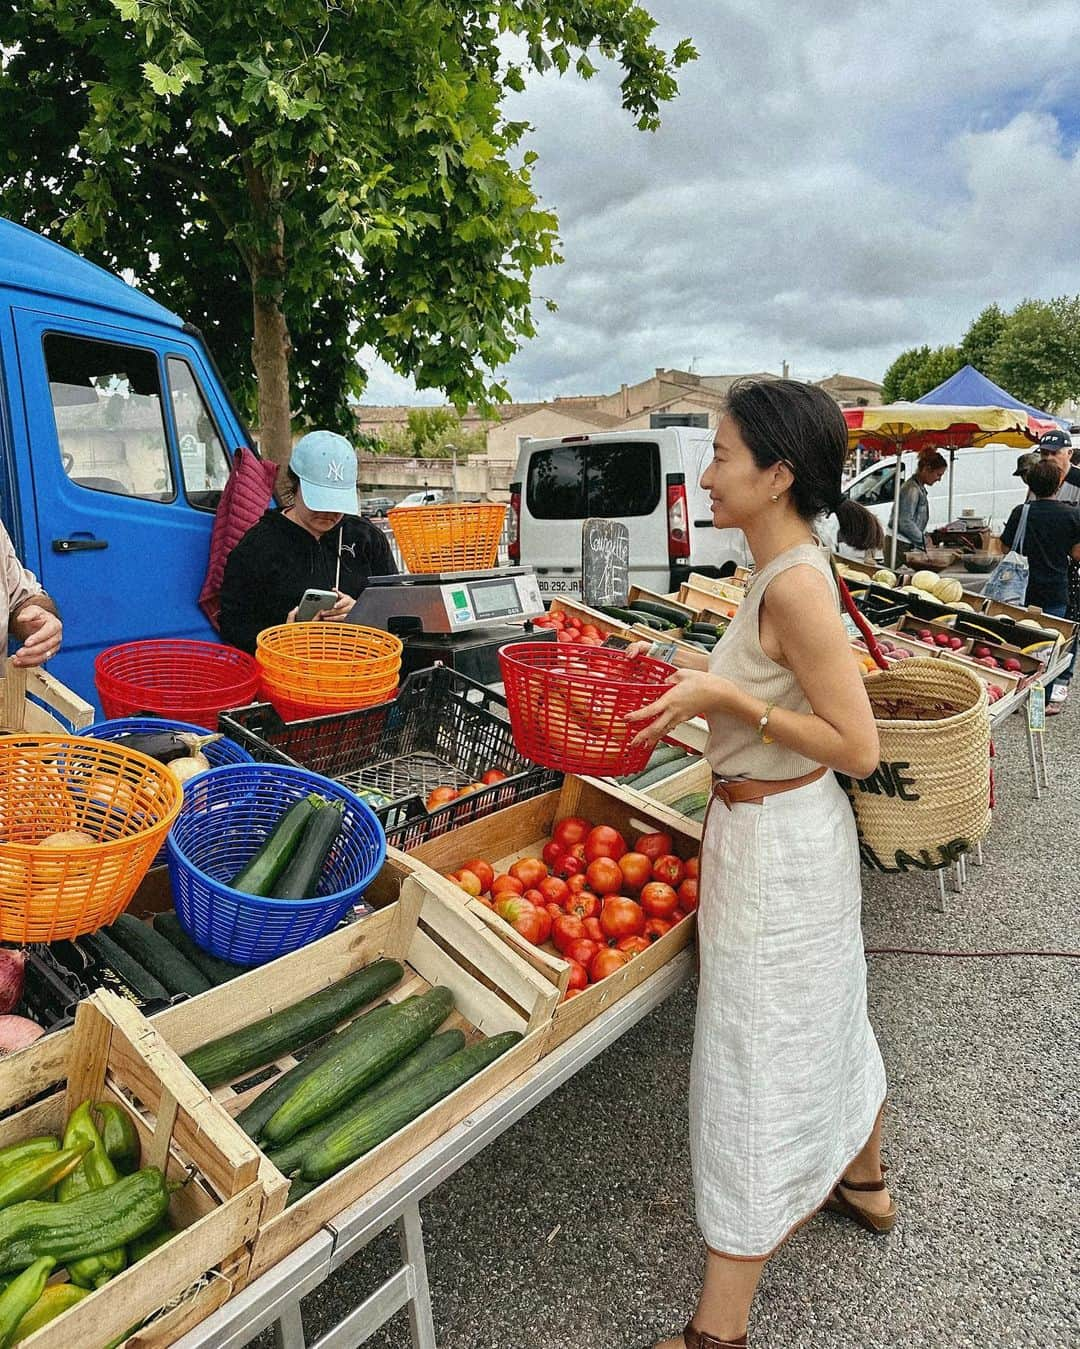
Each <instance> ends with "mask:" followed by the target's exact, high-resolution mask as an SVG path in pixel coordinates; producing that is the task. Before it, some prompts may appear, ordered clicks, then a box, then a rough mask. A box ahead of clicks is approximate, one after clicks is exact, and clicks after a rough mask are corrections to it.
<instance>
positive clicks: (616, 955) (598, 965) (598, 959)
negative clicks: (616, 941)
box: [589, 946, 630, 984]
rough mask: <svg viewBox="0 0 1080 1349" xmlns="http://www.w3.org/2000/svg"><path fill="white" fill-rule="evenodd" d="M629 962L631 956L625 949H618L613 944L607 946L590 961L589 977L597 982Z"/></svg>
mask: <svg viewBox="0 0 1080 1349" xmlns="http://www.w3.org/2000/svg"><path fill="white" fill-rule="evenodd" d="M629 963H630V957H629V956H628V955H627V954H626V952H625V951H616V950H615V948H614V947H613V946H605V947H604V949H603V950H602V951H598V952H597V953H596V955H594V956H593V958H592V960H591V961H590V962H589V978H590V979H591V980H592V982H593V983H594V984H597V983H599V982H600V980H601V979H606V978H607V977H608V975H609V974H614V973H615V971H616V970H621V969H622V967H623V966H624V965H628V964H629Z"/></svg>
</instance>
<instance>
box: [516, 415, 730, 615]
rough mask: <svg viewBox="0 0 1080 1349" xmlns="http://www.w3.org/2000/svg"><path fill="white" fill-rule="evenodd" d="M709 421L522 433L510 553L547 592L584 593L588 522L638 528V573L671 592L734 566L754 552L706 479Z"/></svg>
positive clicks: (634, 581)
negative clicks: (717, 504)
mask: <svg viewBox="0 0 1080 1349" xmlns="http://www.w3.org/2000/svg"><path fill="white" fill-rule="evenodd" d="M712 442H713V432H712V431H711V430H709V429H708V428H703V427H702V428H699V427H691V426H672V427H666V428H664V429H663V430H639V431H607V432H601V433H599V434H597V435H591V436H564V437H563V438H562V439H556V440H531V439H527V438H523V439H522V440H521V442H520V443H519V448H518V462H517V471H516V472H515V474H514V481H513V482H512V483H511V484H510V560H511V561H512V562H518V561H520V562H521V563H522V564H523V565H526V566H530V567H533V568H534V569H535V571H536V576H537V581H538V583H539V586H540V593H541V594H542V595H546V596H548V597H554V596H556V595H579V594H580V593H581V526H582V523H583V521H585V520H586V519H589V518H590V517H597V516H598V517H603V518H606V519H609V520H620V521H622V523H623V524H625V525H626V527H627V528H628V529H629V531H630V583H631V585H639V586H643V587H644V588H646V589H648V590H653V591H657V592H659V593H661V594H667V593H668V592H669V591H671V590H675V589H677V588H678V586H679V584H680V582H682V581H683V580H685V579H686V577H687V576H689V574H690V573H691V572H692V571H696V572H702V573H704V574H705V575H707V576H730V575H731V573H732V572H733V571H734V570H735V568H736V567H737V566H744V565H746V564H747V562H748V561H749V551H748V549H747V547H746V540H745V538H744V536H743V534H742V531H741V530H738V529H715V528H714V527H713V523H712V508H711V505H710V502H709V497H708V493H707V492H704V491H703V490H702V489H701V487H700V486H699V482H700V479H701V475H702V473H704V471H705V469H706V468H707V467H708V464H709V461H710V459H711V458H712Z"/></svg>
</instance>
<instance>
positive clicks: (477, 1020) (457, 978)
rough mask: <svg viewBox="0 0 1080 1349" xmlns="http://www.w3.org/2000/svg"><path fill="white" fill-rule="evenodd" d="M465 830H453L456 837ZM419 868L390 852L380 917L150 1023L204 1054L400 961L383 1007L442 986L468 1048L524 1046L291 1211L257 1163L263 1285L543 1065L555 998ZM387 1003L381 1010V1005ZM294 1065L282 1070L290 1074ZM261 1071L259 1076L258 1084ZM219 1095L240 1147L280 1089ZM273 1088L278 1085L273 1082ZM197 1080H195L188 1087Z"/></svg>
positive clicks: (277, 1184) (275, 1178)
mask: <svg viewBox="0 0 1080 1349" xmlns="http://www.w3.org/2000/svg"><path fill="white" fill-rule="evenodd" d="M460 832H462V831H460V830H459V831H455V835H454V836H456V835H457V834H458V833H460ZM422 870H423V869H422V868H419V867H417V866H416V865H415V864H414V863H412V862H411V860H410V859H409V858H407V857H405V856H404V854H401V853H396V852H394V850H391V851H390V854H389V856H388V860H387V866H386V867H384V868H383V871H382V873H381V874H380V877H379V878H378V881H377V882H376V884H375V885H374V886H373V887H372V888H371V890H370V891H369V897H370V899H371V902H372V903H375V904H379V903H381V902H382V901H384V900H385V901H387V902H386V904H385V907H382V908H379V909H377V911H376V912H375V913H373V914H370V915H369V916H367V917H364V918H361V919H360V920H358V921H357V922H355V923H352V924H349V925H348V926H346V927H342V928H339V929H337V931H335V932H332V933H331V934H330V935H329V936H327V937H324V938H322V940H321V941H318V942H314V943H313V944H312V945H310V946H305V947H303V948H302V949H301V950H299V951H294V952H293V953H292V954H291V955H287V956H283V957H282V958H280V959H279V960H275V961H273V962H272V963H271V964H269V965H266V966H264V967H262V968H261V969H255V970H252V971H251V972H250V973H248V974H245V975H242V976H240V977H239V978H238V979H234V980H232V981H231V982H230V983H228V984H225V985H222V986H221V987H219V988H214V989H211V990H210V992H208V993H203V994H201V995H200V996H199V997H198V998H193V999H191V1000H190V1001H188V1002H183V1003H180V1004H178V1005H177V1006H175V1007H171V1008H168V1009H167V1010H166V1011H163V1012H159V1013H158V1015H157V1016H155V1018H154V1027H155V1029H157V1030H158V1031H159V1032H160V1033H161V1034H162V1036H164V1038H165V1039H166V1040H167V1041H168V1042H169V1043H170V1044H171V1045H172V1046H173V1048H175V1050H176V1051H177V1053H179V1054H187V1053H189V1052H190V1051H191V1050H193V1049H195V1048H197V1047H198V1046H199V1045H201V1044H204V1043H205V1042H206V1041H207V1040H208V1039H209V1038H210V1035H209V1032H210V1031H213V1033H214V1035H225V1034H228V1033H229V1032H231V1031H235V1030H238V1029H240V1028H241V1027H243V1026H247V1025H250V1024H251V1023H252V1022H254V1021H257V1020H259V1019H260V1018H261V1017H264V1016H267V1015H268V1014H269V1013H270V1012H273V1011H279V1010H281V1008H283V1007H287V1006H290V1005H291V1004H292V1003H294V1002H298V1001H299V1000H300V999H301V998H305V997H307V996H309V995H310V994H312V993H315V992H317V991H318V990H319V989H322V988H325V987H327V985H329V984H332V983H335V982H337V981H338V980H340V979H343V978H345V976H346V975H348V974H351V973H352V972H353V971H354V970H357V969H360V968H361V967H362V966H364V965H370V964H371V963H372V962H373V961H375V960H378V959H380V958H381V957H383V956H386V957H390V958H393V959H395V960H400V961H402V963H403V964H405V966H406V975H405V978H404V979H403V980H402V982H401V983H400V984H399V985H398V986H397V987H396V988H394V989H393V990H392V991H391V992H390V993H389V994H388V995H387V998H388V1000H390V1001H393V1002H397V1001H400V1000H401V999H402V998H405V997H408V996H409V995H410V994H413V993H420V992H423V991H424V990H425V989H427V988H429V987H431V986H433V985H435V984H442V985H444V986H445V987H447V988H449V989H450V990H451V991H452V993H453V994H454V1000H455V1004H456V1009H457V1010H456V1012H455V1014H454V1015H453V1017H452V1018H451V1019H450V1020H449V1021H448V1022H447V1023H446V1025H447V1027H448V1028H449V1027H451V1026H459V1027H460V1028H461V1029H462V1030H463V1031H464V1032H465V1033H466V1036H467V1037H469V1038H470V1039H475V1038H477V1037H478V1036H479V1035H480V1034H484V1035H492V1034H497V1033H499V1032H501V1031H510V1030H516V1031H520V1032H522V1033H523V1035H524V1037H525V1038H524V1039H523V1040H521V1042H520V1043H519V1044H517V1045H515V1046H514V1047H513V1048H512V1049H511V1050H509V1051H508V1052H507V1053H505V1054H503V1055H502V1057H501V1058H499V1059H497V1060H496V1061H495V1063H493V1064H491V1065H490V1066H489V1067H488V1068H486V1069H485V1070H484V1071H483V1072H481V1073H478V1074H477V1075H476V1077H474V1078H472V1079H471V1080H470V1081H469V1082H467V1083H465V1085H464V1086H462V1087H460V1088H459V1089H458V1090H457V1091H455V1092H453V1093H452V1094H451V1095H450V1096H448V1097H447V1098H446V1099H445V1100H443V1101H440V1102H439V1104H438V1105H436V1106H434V1107H432V1109H430V1110H428V1111H427V1112H426V1113H425V1114H423V1115H421V1116H420V1118H419V1119H417V1120H414V1121H413V1123H412V1124H410V1125H407V1126H406V1127H405V1128H404V1129H402V1130H400V1131H399V1132H398V1133H396V1134H395V1135H394V1137H393V1138H391V1139H388V1140H387V1141H386V1142H385V1143H383V1144H382V1145H381V1146H380V1147H378V1148H375V1149H374V1150H373V1151H371V1152H370V1153H368V1155H367V1156H366V1157H362V1158H360V1160H358V1161H356V1162H354V1163H353V1164H352V1165H351V1166H349V1167H348V1168H346V1169H345V1170H344V1171H341V1172H339V1173H338V1174H337V1175H336V1176H333V1177H331V1178H330V1179H329V1180H327V1181H326V1182H325V1183H324V1184H322V1185H320V1186H319V1188H318V1189H317V1190H315V1191H313V1192H312V1193H310V1194H308V1195H307V1196H305V1198H303V1199H302V1200H300V1201H299V1202H298V1203H296V1204H293V1205H292V1206H291V1207H290V1208H289V1209H287V1210H286V1208H285V1201H286V1197H287V1195H288V1189H289V1182H288V1180H287V1178H286V1177H285V1176H283V1175H282V1174H281V1172H280V1171H278V1169H277V1168H276V1167H275V1166H274V1165H273V1163H272V1162H271V1161H270V1160H269V1158H268V1157H266V1156H265V1154H263V1153H261V1152H260V1153H259V1154H258V1155H259V1159H260V1164H259V1179H260V1182H261V1185H262V1189H263V1192H264V1199H263V1207H262V1214H261V1217H260V1221H259V1230H258V1234H257V1236H256V1239H255V1245H254V1250H253V1253H252V1258H251V1266H250V1277H251V1278H256V1277H257V1276H258V1275H260V1274H262V1273H264V1272H265V1271H266V1270H267V1269H269V1268H270V1267H271V1266H272V1265H274V1264H276V1263H277V1262H278V1261H279V1260H281V1259H283V1258H284V1257H285V1256H286V1255H288V1254H289V1252H290V1251H293V1250H295V1249H296V1247H297V1246H299V1245H301V1244H302V1243H303V1242H304V1241H307V1240H308V1238H309V1237H311V1236H312V1235H313V1234H314V1233H315V1232H317V1231H318V1230H319V1229H320V1228H321V1227H323V1226H324V1225H325V1224H326V1223H327V1222H328V1221H329V1220H330V1219H331V1218H334V1217H336V1215H337V1214H339V1213H341V1212H342V1211H343V1210H344V1209H346V1208H347V1207H348V1206H349V1205H350V1204H352V1203H354V1202H355V1201H356V1200H357V1199H360V1198H361V1197H362V1196H363V1195H364V1194H366V1193H367V1191H368V1190H370V1189H371V1188H372V1187H373V1186H374V1185H377V1184H378V1183H379V1181H381V1180H383V1179H384V1178H385V1177H386V1176H388V1175H390V1173H391V1172H393V1171H396V1170H397V1169H398V1167H400V1166H403V1165H404V1164H405V1163H406V1162H408V1161H409V1160H410V1158H412V1157H414V1156H415V1155H416V1154H417V1153H418V1152H420V1151H421V1150H422V1149H423V1148H425V1147H427V1146H428V1145H429V1144H430V1143H432V1142H434V1141H435V1139H437V1138H439V1137H441V1136H442V1135H443V1134H444V1133H445V1132H446V1131H447V1130H448V1129H450V1128H452V1127H453V1126H454V1125H455V1124H457V1123H459V1122H460V1121H461V1120H462V1119H464V1118H465V1116H466V1115H467V1114H468V1113H469V1112H470V1110H473V1109H474V1108H475V1107H476V1106H477V1105H479V1104H481V1103H482V1102H483V1101H486V1100H488V1099H489V1098H490V1097H492V1096H493V1095H495V1094H496V1093H497V1092H499V1091H501V1090H502V1089H503V1088H504V1087H505V1086H507V1085H508V1084H509V1083H510V1082H512V1081H513V1080H514V1079H515V1078H516V1077H518V1076H520V1075H521V1073H523V1072H524V1071H525V1070H526V1069H527V1068H529V1067H531V1066H532V1064H533V1063H535V1062H536V1060H537V1059H538V1058H539V1057H540V1053H541V1050H542V1048H543V1045H544V1042H545V1039H546V1036H547V1032H548V1030H549V1028H550V1024H551V1017H552V1014H553V1012H554V1010H555V1004H556V1002H557V1001H558V997H559V991H558V989H557V988H556V987H554V986H553V985H552V983H551V982H550V981H549V980H548V979H546V978H544V977H541V975H540V974H538V973H537V972H536V970H535V969H534V968H533V967H532V966H531V965H530V964H528V963H527V962H526V961H524V960H522V959H521V958H520V956H519V955H518V954H517V953H516V952H515V951H513V950H512V949H510V948H508V947H505V946H502V945H501V944H499V943H497V942H493V941H492V940H491V938H490V936H489V934H488V933H487V931H486V929H485V927H484V925H483V923H482V922H481V921H480V920H479V919H478V918H477V917H476V916H475V915H474V914H473V913H471V912H470V911H469V910H467V909H466V908H465V907H464V906H463V905H461V904H459V903H458V902H457V901H456V900H455V901H452V902H449V901H448V900H447V898H446V897H445V895H443V894H440V893H432V891H431V889H430V888H429V887H428V886H426V885H425V884H424V882H423V881H422V880H421V879H420V872H421V871H422ZM380 1001H382V999H380ZM295 1062H296V1059H294V1058H293V1057H292V1056H291V1055H286V1056H283V1057H282V1058H280V1059H278V1060H277V1061H276V1063H275V1065H274V1066H275V1067H277V1069H278V1070H279V1071H286V1070H287V1069H288V1068H291V1067H292V1066H293V1065H294V1064H295ZM257 1071H258V1070H255V1072H256V1073H257ZM253 1075H254V1074H253V1073H247V1074H245V1077H244V1079H243V1080H241V1082H240V1084H239V1088H238V1087H236V1086H233V1085H225V1086H223V1087H219V1088H216V1089H215V1090H214V1092H213V1096H214V1098H215V1106H216V1108H217V1110H218V1112H219V1121H221V1122H223V1123H224V1125H225V1127H226V1128H228V1129H230V1130H232V1131H233V1133H234V1134H235V1136H236V1138H237V1139H243V1138H244V1135H243V1134H242V1132H241V1131H240V1128H239V1125H237V1124H235V1123H234V1121H233V1119H232V1118H231V1117H232V1116H235V1115H236V1114H238V1113H239V1112H240V1111H241V1110H242V1109H243V1108H244V1106H246V1105H248V1104H249V1103H250V1102H251V1101H252V1100H253V1099H254V1098H255V1097H256V1096H258V1095H259V1093H260V1092H261V1091H263V1090H265V1088H266V1087H267V1086H268V1085H269V1083H270V1082H271V1081H273V1080H274V1078H269V1079H267V1080H265V1081H261V1082H259V1083H258V1084H256V1085H248V1086H245V1082H249V1081H250V1078H251V1077H252V1076H253ZM275 1077H276V1075H275ZM191 1080H192V1081H194V1079H193V1078H192V1079H191Z"/></svg>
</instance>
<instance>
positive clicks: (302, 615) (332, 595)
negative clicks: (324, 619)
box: [296, 590, 338, 623]
mask: <svg viewBox="0 0 1080 1349" xmlns="http://www.w3.org/2000/svg"><path fill="white" fill-rule="evenodd" d="M337 602H338V597H337V591H336V590H305V591H304V593H303V595H302V596H301V598H300V603H299V604H298V605H297V606H296V622H297V623H310V622H312V620H313V619H315V618H318V616H319V614H321V613H325V612H326V610H327V609H332V608H333V607H334V605H335V604H337Z"/></svg>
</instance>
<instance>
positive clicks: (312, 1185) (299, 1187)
mask: <svg viewBox="0 0 1080 1349" xmlns="http://www.w3.org/2000/svg"><path fill="white" fill-rule="evenodd" d="M318 1188H319V1182H318V1181H317V1180H304V1179H303V1177H302V1176H293V1178H292V1181H291V1182H290V1184H289V1197H288V1199H286V1200H285V1207H286V1208H289V1206H290V1205H292V1204H295V1203H296V1202H297V1201H298V1200H300V1199H304V1198H306V1196H307V1195H309V1194H310V1193H311V1192H312V1190H317V1189H318Z"/></svg>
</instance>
